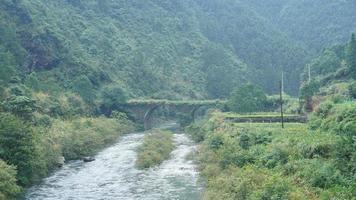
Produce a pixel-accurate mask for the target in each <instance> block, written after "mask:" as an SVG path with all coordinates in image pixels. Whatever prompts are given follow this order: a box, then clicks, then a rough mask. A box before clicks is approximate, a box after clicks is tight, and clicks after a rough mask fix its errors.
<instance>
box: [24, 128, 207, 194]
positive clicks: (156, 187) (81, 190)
mask: <svg viewBox="0 0 356 200" xmlns="http://www.w3.org/2000/svg"><path fill="white" fill-rule="evenodd" d="M143 137H144V133H132V134H129V135H125V136H123V137H121V139H120V140H119V141H118V142H117V143H116V144H115V145H113V146H112V147H109V148H107V149H105V150H103V151H101V152H99V153H98V154H97V156H96V157H95V158H96V160H95V161H94V162H91V163H83V162H82V161H74V162H70V163H68V164H66V165H65V166H64V167H63V168H62V169H60V170H59V171H57V172H55V173H54V174H52V175H51V176H50V177H48V178H46V179H45V180H44V181H43V183H42V184H40V185H38V186H34V187H32V188H30V189H29V190H28V191H27V193H26V195H25V199H28V200H198V199H200V189H199V186H198V184H197V176H198V174H197V171H196V166H195V165H194V163H193V161H191V160H187V159H186V157H187V155H189V154H190V153H191V152H192V151H194V149H195V148H196V147H195V145H194V143H193V142H192V141H191V140H190V139H189V138H188V137H187V136H186V135H184V134H179V133H175V134H174V140H175V143H176V149H175V150H174V151H173V152H172V153H171V158H170V159H169V160H167V161H165V162H163V163H162V164H161V165H160V166H158V167H155V168H152V169H149V170H138V169H136V168H135V160H136V152H135V150H136V148H137V146H139V145H140V144H141V143H142V140H143Z"/></svg>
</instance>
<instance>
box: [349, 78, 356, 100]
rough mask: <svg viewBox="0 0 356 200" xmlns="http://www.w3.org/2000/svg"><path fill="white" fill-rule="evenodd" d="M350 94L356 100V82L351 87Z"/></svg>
mask: <svg viewBox="0 0 356 200" xmlns="http://www.w3.org/2000/svg"><path fill="white" fill-rule="evenodd" d="M349 93H350V96H351V97H352V98H354V99H356V81H354V82H352V83H351V84H350V85H349Z"/></svg>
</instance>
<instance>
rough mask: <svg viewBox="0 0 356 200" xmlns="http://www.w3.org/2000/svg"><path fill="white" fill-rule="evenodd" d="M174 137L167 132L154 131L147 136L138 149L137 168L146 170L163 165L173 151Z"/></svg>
mask: <svg viewBox="0 0 356 200" xmlns="http://www.w3.org/2000/svg"><path fill="white" fill-rule="evenodd" d="M173 148H174V144H173V135H172V133H171V132H169V131H166V130H152V132H151V133H149V134H147V135H145V138H144V140H143V143H142V145H140V146H139V147H138V149H137V154H138V155H137V160H136V166H137V167H138V168H139V169H146V168H150V167H153V166H155V165H159V164H161V163H162V162H163V161H164V160H166V159H168V158H169V155H170V153H171V152H172V151H173Z"/></svg>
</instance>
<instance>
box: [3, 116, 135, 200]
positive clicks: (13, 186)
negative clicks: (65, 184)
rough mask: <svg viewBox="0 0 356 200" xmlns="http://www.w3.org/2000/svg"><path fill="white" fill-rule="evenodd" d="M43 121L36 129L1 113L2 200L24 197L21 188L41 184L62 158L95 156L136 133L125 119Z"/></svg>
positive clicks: (14, 117) (50, 119)
mask: <svg viewBox="0 0 356 200" xmlns="http://www.w3.org/2000/svg"><path fill="white" fill-rule="evenodd" d="M40 118H41V117H40ZM44 119H45V120H44ZM44 119H43V118H41V120H40V121H41V123H39V124H36V126H34V125H33V123H30V122H26V121H23V120H21V119H19V118H18V117H16V116H14V115H11V114H8V113H0V200H2V199H6V200H8V199H13V198H15V197H16V196H17V195H18V194H19V193H21V188H20V187H19V186H22V187H28V186H30V185H32V184H35V183H37V182H39V181H41V179H42V178H43V177H45V176H47V175H48V174H49V172H51V171H52V170H54V169H56V168H57V167H58V166H59V165H60V162H61V160H63V159H62V158H63V157H64V158H65V160H72V159H79V158H81V157H83V156H89V155H93V154H94V153H96V152H97V151H98V150H100V149H102V148H104V147H105V146H107V145H109V144H111V143H113V142H115V141H116V140H117V139H118V138H119V137H120V136H121V135H122V134H124V133H128V132H130V131H133V130H134V125H133V124H132V123H131V122H130V121H128V120H127V119H125V118H106V117H98V118H86V117H78V118H76V119H74V118H73V119H70V120H61V119H54V118H44ZM1 159H2V160H1Z"/></svg>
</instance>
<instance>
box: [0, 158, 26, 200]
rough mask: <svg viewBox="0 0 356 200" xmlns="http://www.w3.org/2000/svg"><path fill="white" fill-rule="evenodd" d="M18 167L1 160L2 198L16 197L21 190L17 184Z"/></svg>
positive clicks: (0, 196) (0, 192) (0, 195)
mask: <svg viewBox="0 0 356 200" xmlns="http://www.w3.org/2000/svg"><path fill="white" fill-rule="evenodd" d="M16 173H17V172H16V169H15V167H13V166H10V165H7V164H6V163H5V162H4V161H2V160H0V200H10V199H15V197H16V196H17V195H18V194H19V193H20V192H21V188H20V187H19V186H18V185H17V184H16Z"/></svg>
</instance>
